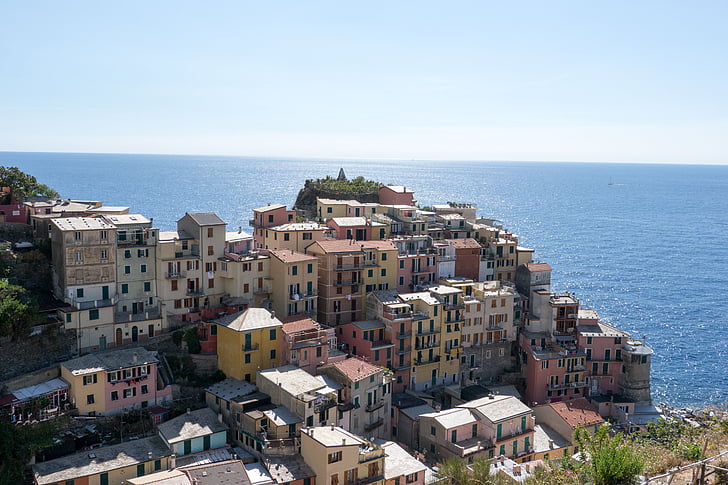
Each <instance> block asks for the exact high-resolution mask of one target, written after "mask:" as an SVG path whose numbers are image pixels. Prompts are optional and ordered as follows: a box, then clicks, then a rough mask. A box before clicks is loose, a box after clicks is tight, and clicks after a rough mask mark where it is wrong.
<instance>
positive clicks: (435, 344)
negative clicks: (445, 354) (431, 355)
mask: <svg viewBox="0 0 728 485" xmlns="http://www.w3.org/2000/svg"><path fill="white" fill-rule="evenodd" d="M439 347H440V341H439V340H431V341H430V342H415V349H417V350H423V349H434V348H439Z"/></svg>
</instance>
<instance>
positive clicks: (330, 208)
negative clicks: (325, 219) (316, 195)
mask: <svg viewBox="0 0 728 485" xmlns="http://www.w3.org/2000/svg"><path fill="white" fill-rule="evenodd" d="M333 212H334V208H333V207H327V208H326V213H327V214H332V213H333Z"/></svg>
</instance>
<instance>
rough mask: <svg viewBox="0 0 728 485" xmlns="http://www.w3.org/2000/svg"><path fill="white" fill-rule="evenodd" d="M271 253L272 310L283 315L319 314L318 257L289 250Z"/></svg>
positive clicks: (278, 250)
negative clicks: (317, 310)
mask: <svg viewBox="0 0 728 485" xmlns="http://www.w3.org/2000/svg"><path fill="white" fill-rule="evenodd" d="M269 254H270V276H271V280H272V281H271V297H272V300H273V310H274V311H275V313H276V315H279V316H280V317H288V316H291V315H300V314H305V315H308V316H315V315H316V300H317V296H316V295H317V294H318V291H317V290H318V258H317V257H316V256H311V255H309V254H303V253H300V252H296V251H291V250H289V249H277V250H272V251H270V252H269Z"/></svg>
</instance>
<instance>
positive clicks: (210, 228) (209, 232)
mask: <svg viewBox="0 0 728 485" xmlns="http://www.w3.org/2000/svg"><path fill="white" fill-rule="evenodd" d="M214 233H215V231H214V228H212V227H208V228H207V237H212V236H213V234H214Z"/></svg>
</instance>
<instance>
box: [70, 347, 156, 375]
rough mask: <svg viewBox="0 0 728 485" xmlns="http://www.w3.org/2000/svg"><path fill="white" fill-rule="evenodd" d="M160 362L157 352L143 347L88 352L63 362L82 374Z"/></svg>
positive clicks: (72, 371) (73, 370)
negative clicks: (94, 352)
mask: <svg viewBox="0 0 728 485" xmlns="http://www.w3.org/2000/svg"><path fill="white" fill-rule="evenodd" d="M158 362H159V359H157V354H156V352H151V351H149V350H147V349H145V348H143V347H137V348H133V349H122V350H111V351H109V352H100V353H96V354H88V355H84V356H83V357H79V358H77V359H72V360H68V361H66V362H63V363H61V365H62V366H63V367H65V368H66V369H68V370H69V371H70V372H71V373H72V374H73V375H75V376H81V375H84V374H93V373H96V372H101V371H105V370H117V369H125V368H128V367H135V366H140V365H145V364H156V363H158Z"/></svg>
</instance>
